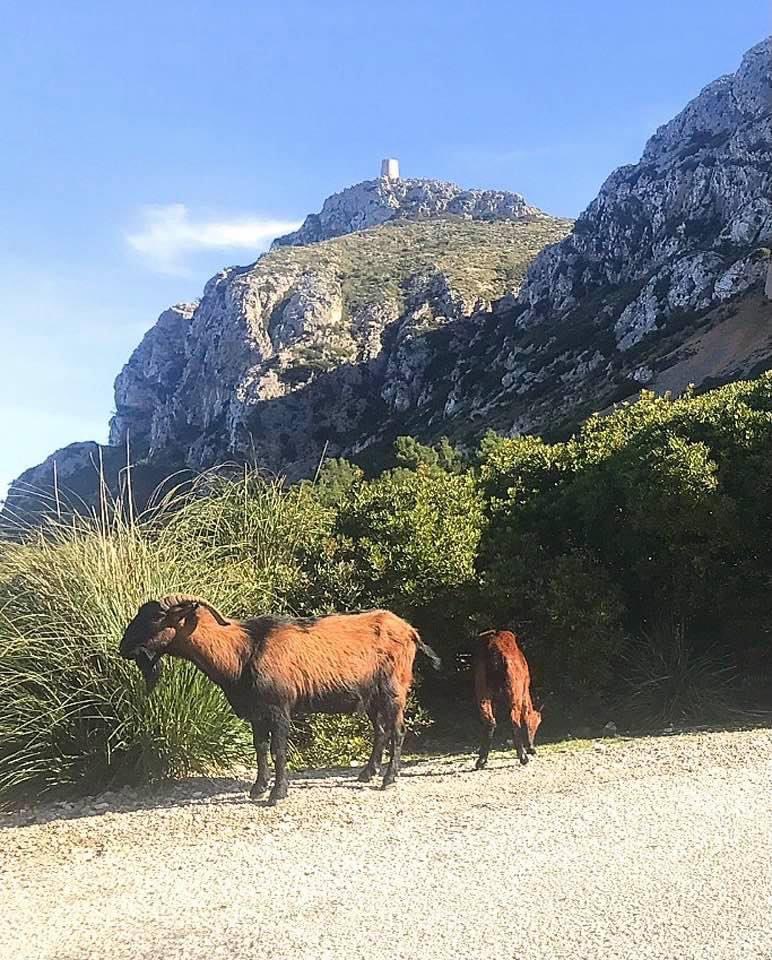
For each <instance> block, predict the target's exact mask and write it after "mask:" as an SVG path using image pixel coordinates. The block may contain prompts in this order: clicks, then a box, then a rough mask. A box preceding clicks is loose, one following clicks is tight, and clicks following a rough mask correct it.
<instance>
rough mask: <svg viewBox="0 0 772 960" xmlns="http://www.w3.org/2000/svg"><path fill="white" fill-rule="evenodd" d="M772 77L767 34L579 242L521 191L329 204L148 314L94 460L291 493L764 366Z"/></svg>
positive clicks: (368, 190)
mask: <svg viewBox="0 0 772 960" xmlns="http://www.w3.org/2000/svg"><path fill="white" fill-rule="evenodd" d="M771 60H772V41H771V40H770V39H767V40H765V41H764V42H762V43H760V44H758V45H757V46H756V47H754V48H753V49H752V50H750V51H749V52H748V54H747V55H746V56H745V58H744V59H743V62H742V64H741V65H740V68H739V69H738V71H737V73H735V74H733V75H731V76H728V77H723V78H721V79H719V80H716V81H715V82H713V83H711V84H709V85H708V86H707V87H706V88H705V89H704V90H703V91H702V92H701V93H700V94H699V95H698V96H697V97H696V98H695V99H694V100H693V101H692V102H691V103H690V104H688V105H687V106H686V108H685V109H684V110H683V111H682V112H681V113H680V114H679V115H678V116H677V117H676V118H675V119H673V120H672V121H671V122H670V123H668V124H666V125H664V126H663V127H661V128H660V129H659V130H658V131H657V132H656V133H655V134H654V136H653V137H652V138H651V139H650V140H649V142H648V144H647V145H646V148H645V150H644V152H643V156H642V157H641V160H640V162H639V163H637V164H634V165H630V166H626V167H622V168H620V169H618V170H616V171H615V172H613V173H612V174H611V175H610V176H609V177H608V179H607V180H606V182H605V183H604V185H603V187H602V189H601V191H600V193H599V195H598V197H597V198H596V199H595V200H594V201H593V202H592V203H591V204H590V206H589V207H588V208H587V210H586V211H585V212H584V213H583V214H582V215H581V216H580V218H579V220H578V221H577V222H576V224H575V225H574V227H573V230H572V229H571V227H572V224H571V223H570V222H569V221H565V220H558V219H556V218H553V217H549V216H547V215H546V214H543V213H541V212H540V211H538V210H537V209H536V208H534V207H532V206H530V205H529V204H527V203H526V201H525V200H524V199H523V198H522V197H521V196H520V195H518V194H510V193H501V192H496V191H484V190H463V189H461V188H460V187H456V186H454V185H452V184H446V183H441V182H438V181H431V180H389V179H386V178H382V179H379V180H374V181H368V182H365V183H362V184H358V185H356V186H354V187H351V188H349V189H348V190H344V191H342V192H341V193H339V194H336V195H334V196H332V197H330V198H328V200H326V201H325V202H324V204H323V206H322V209H321V211H320V212H319V213H317V214H312V215H311V216H309V217H308V218H307V219H306V221H305V223H304V224H303V225H302V227H301V228H300V229H299V230H298V231H296V232H295V233H293V234H289V235H288V236H286V237H281V238H279V239H277V240H276V241H275V243H274V246H273V248H272V250H271V251H270V252H269V253H267V254H265V255H264V256H262V257H261V258H260V259H259V260H257V262H256V263H254V264H252V265H250V266H247V267H231V268H228V269H226V270H223V271H221V272H220V273H219V274H217V276H215V277H213V278H212V279H211V280H210V281H209V283H208V284H207V285H206V288H205V290H204V293H203V296H202V297H201V300H200V301H197V302H196V303H192V304H181V305H178V306H176V307H172V308H171V309H169V310H167V311H165V312H164V313H163V314H162V315H161V317H160V318H159V320H158V322H157V324H156V325H155V326H154V327H153V328H152V330H151V331H150V332H149V333H148V334H147V335H146V336H145V338H144V340H143V341H142V343H141V344H140V346H139V347H138V348H137V350H136V351H135V352H134V354H133V355H132V357H131V358H130V360H129V362H128V363H127V365H126V367H124V369H123V371H122V372H121V373H120V375H119V376H118V379H117V380H116V387H115V403H116V413H115V416H114V418H113V421H112V426H111V433H110V446H109V447H106V448H103V449H102V450H101V456H102V461H103V463H110V464H116V463H118V462H119V461H120V457H119V456H118V453H117V451H121V450H123V449H125V441H126V439H127V436H128V439H129V441H130V448H131V449H132V450H133V451H134V455H135V457H137V458H140V459H141V461H142V465H143V466H142V469H144V470H145V471H146V473H147V475H148V476H151V475H152V476H156V475H158V474H160V473H161V472H162V470H165V471H166V472H169V471H170V470H171V469H174V468H179V467H189V468H192V469H194V470H198V469H201V468H204V467H208V466H211V465H214V464H217V463H221V462H223V461H226V460H232V459H237V460H238V459H246V460H250V461H253V462H257V463H259V464H260V465H261V466H263V467H266V468H268V469H270V470H274V471H284V472H286V473H287V474H288V475H289V476H290V477H297V476H301V475H304V474H307V473H309V472H310V471H311V470H313V468H314V467H315V465H316V464H317V463H318V459H319V457H320V455H321V453H322V451H323V450H325V449H326V450H327V453H328V455H343V456H359V457H361V458H363V459H367V458H368V457H370V458H373V457H375V455H376V450H377V449H378V448H383V447H385V446H386V445H388V444H389V443H390V442H391V440H392V439H393V438H394V437H395V436H397V435H399V434H404V433H412V434H414V435H416V436H419V437H421V438H424V439H428V440H431V439H435V438H437V437H439V436H442V435H448V436H450V437H451V438H452V439H454V440H456V441H457V442H460V443H462V444H466V443H468V444H473V443H474V442H476V440H477V439H478V438H479V436H480V434H481V433H482V432H483V431H484V430H485V429H486V428H489V427H493V428H495V429H498V430H500V431H503V432H507V433H510V434H515V433H520V432H525V431H534V430H535V431H540V432H547V433H552V434H554V433H556V432H557V433H559V432H561V431H565V430H567V429H570V427H571V425H572V424H575V423H576V421H577V419H578V418H580V417H581V416H585V415H587V414H588V413H590V412H592V411H593V410H599V409H604V408H605V407H608V406H609V404H611V403H613V402H614V401H617V400H620V399H624V398H625V397H629V396H631V395H633V394H634V393H635V392H636V391H638V390H639V389H640V387H641V386H642V385H650V386H652V387H654V388H656V389H659V388H660V387H661V388H662V389H681V388H682V387H683V385H684V384H685V383H686V382H688V380H687V379H685V378H687V377H688V378H689V379H693V380H694V382H696V383H697V384H699V383H710V382H715V381H721V380H727V379H731V378H733V377H738V376H745V375H752V374H754V373H756V372H759V371H760V370H762V369H765V368H766V367H767V366H769V365H770V364H772V304H770V301H769V299H768V297H765V295H764V279H765V276H767V273H768V270H769V269H770V250H769V248H770V247H771V246H772V113H771V106H772V90H771V81H770V61H771ZM99 452H100V451H99V450H98V449H96V450H95V448H94V447H93V446H91V445H73V446H72V447H70V448H68V450H67V453H66V456H65V455H64V454H62V455H61V456H64V458H65V460H66V471H65V472H68V473H69V475H70V476H72V477H81V476H86V474H88V475H91V474H92V473H93V468H92V467H91V466H90V464H91V461H93V460H94V458H95V455H96V453H99ZM55 456H56V457H57V464H58V463H59V459H60V458H61V456H60V454H57V455H55ZM79 458H80V459H79ZM87 461H88V463H87ZM373 462H375V461H373ZM52 468H53V467H52V458H49V460H48V461H46V463H44V464H43V465H41V466H40V467H37V468H33V469H32V470H31V471H27V473H26V474H25V475H24V476H23V477H22V478H21V479H22V480H23V481H26V482H29V483H33V484H37V485H44V484H46V483H49V484H50V479H51V474H52ZM115 469H116V470H117V469H118V468H117V467H116V468H115ZM79 471H80V472H79ZM89 471H90V472H89ZM154 471H155V473H154ZM60 477H61V471H60ZM21 489H22V485H21V484H17V485H16V487H15V491H16V494H19V492H20V491H21ZM78 492H79V493H86V494H89V487H88V483H85V485H84V484H81V486H80V487H79V490H78ZM91 492H93V482H92V485H91ZM13 496H14V488H12V490H11V495H9V501H10V500H12V499H13Z"/></svg>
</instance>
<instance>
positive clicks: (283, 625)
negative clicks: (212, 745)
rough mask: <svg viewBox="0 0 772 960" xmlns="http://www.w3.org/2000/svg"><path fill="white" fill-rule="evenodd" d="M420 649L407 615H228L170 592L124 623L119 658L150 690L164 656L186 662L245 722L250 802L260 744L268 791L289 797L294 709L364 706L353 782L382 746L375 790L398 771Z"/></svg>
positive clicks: (261, 781) (375, 763)
mask: <svg viewBox="0 0 772 960" xmlns="http://www.w3.org/2000/svg"><path fill="white" fill-rule="evenodd" d="M416 649H418V650H421V651H422V653H424V654H426V656H428V657H429V658H430V660H431V661H432V663H433V664H434V666H435V667H437V666H439V658H438V657H437V655H436V654H435V653H434V651H433V650H431V649H430V648H429V647H428V646H426V644H425V643H423V641H422V640H421V638H420V637H419V636H418V633H417V632H416V630H414V629H413V627H411V626H410V624H409V623H407V622H406V621H405V620H402V619H400V618H399V617H397V616H396V615H395V614H393V613H389V611H388V610H370V611H368V612H367V613H354V614H343V615H333V616H328V617H318V618H309V619H305V620H280V619H277V618H274V617H256V618H254V619H251V620H245V621H238V620H229V619H227V618H226V617H223V616H222V614H220V613H218V612H217V610H216V609H215V608H214V607H213V606H212V605H211V604H209V603H206V602H205V601H204V600H200V599H198V598H196V597H189V596H187V595H181V594H180V595H173V596H168V597H163V598H162V599H161V600H152V601H150V602H148V603H145V604H143V605H142V606H141V607H140V608H139V611H138V613H137V615H136V616H135V617H134V619H133V620H132V621H131V623H130V624H129V625H128V627H127V628H126V631H125V633H124V636H123V639H122V640H121V645H120V653H121V656H123V657H126V658H128V659H132V660H135V661H136V663H137V666H138V667H139V668H140V669H141V671H142V673H143V675H144V677H145V681H146V682H147V685H148V688H149V689H152V687H153V686H154V685H155V683H156V682H157V680H158V677H159V675H160V670H161V657H162V655H163V654H168V655H169V656H173V657H180V658H182V659H184V660H190V661H191V662H192V663H194V664H195V665H196V666H197V667H198V668H199V669H200V670H202V671H203V672H204V673H205V674H206V675H207V677H209V679H210V680H212V681H213V682H214V683H216V684H218V685H219V686H220V687H221V688H222V690H223V692H224V693H225V696H226V697H227V698H228V702H229V703H230V705H231V706H232V707H233V710H234V711H235V713H236V714H237V715H238V716H239V717H242V718H243V719H245V720H247V721H249V722H250V723H251V725H252V732H253V736H254V743H255V753H256V755H257V780H256V781H255V784H254V786H253V787H252V790H251V792H250V796H251V797H253V798H255V797H258V796H261V795H262V794H263V793H265V791H266V790H267V789H268V748H269V743H270V750H271V755H272V756H273V760H274V766H275V772H276V775H275V781H274V785H273V789H272V790H271V794H270V797H269V803H271V804H274V803H276V801H277V800H281V799H282V798H283V797H286V795H287V765H286V759H287V739H288V736H289V731H290V722H291V717H292V715H293V714H308V713H354V712H358V711H359V710H364V711H366V713H367V715H368V716H369V718H370V721H371V723H372V725H373V749H372V753H371V755H370V759H369V760H368V762H367V764H366V766H365V767H364V769H363V770H362V771H361V773H360V775H359V779H360V780H362V781H365V782H366V781H369V780H371V779H372V777H374V776H375V775H376V774H377V773H378V771H379V768H380V764H381V760H382V758H383V748H384V746H385V744H386V741H387V740H388V741H389V744H390V758H389V765H388V767H387V769H386V773H385V776H384V778H383V786H384V787H387V786H389V785H390V784H392V783H394V781H395V780H396V777H397V774H398V773H399V766H400V754H401V750H402V741H403V739H404V734H405V724H404V711H405V703H406V701H407V697H408V693H409V691H410V686H411V684H412V681H413V660H414V659H415V652H416Z"/></svg>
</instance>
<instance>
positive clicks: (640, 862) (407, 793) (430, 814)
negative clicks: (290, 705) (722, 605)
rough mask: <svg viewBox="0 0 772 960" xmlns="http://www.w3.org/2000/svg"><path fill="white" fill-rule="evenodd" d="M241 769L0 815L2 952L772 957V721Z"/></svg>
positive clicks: (134, 958)
mask: <svg viewBox="0 0 772 960" xmlns="http://www.w3.org/2000/svg"><path fill="white" fill-rule="evenodd" d="M470 767H471V763H470V758H469V757H463V758H462V757H444V758H439V759H436V760H423V761H416V762H414V763H411V764H408V766H407V767H406V769H405V771H404V774H403V778H402V780H401V782H400V784H399V785H398V787H397V788H396V789H393V790H390V791H387V792H385V793H384V792H381V791H380V790H378V789H377V788H376V787H375V786H363V785H360V784H358V783H356V782H355V781H354V777H353V771H351V772H350V771H346V772H345V773H344V772H340V771H339V772H337V773H330V772H327V773H323V774H317V775H315V776H304V775H298V776H296V777H295V779H294V781H293V784H292V788H291V793H290V797H289V799H288V800H287V801H285V803H284V805H283V806H279V807H278V808H268V807H266V806H264V805H261V804H260V803H254V802H251V801H249V800H248V799H247V797H246V796H245V793H244V791H245V788H246V786H247V784H246V782H245V781H243V780H240V779H237V778H234V779H221V780H202V779H199V780H188V781H184V782H181V783H178V784H173V785H167V786H165V787H163V788H161V789H159V790H157V791H154V792H152V793H150V792H147V791H146V792H144V793H142V792H137V793H133V792H130V791H122V792H121V793H118V794H113V795H108V796H107V797H105V796H102V797H100V798H97V799H96V800H95V801H84V802H81V803H78V804H76V805H72V806H69V807H65V806H61V805H59V806H47V807H40V808H38V809H35V810H33V811H29V812H27V813H24V814H16V815H14V816H6V817H5V818H4V819H0V828H2V829H1V830H0V884H1V885H0V956H1V957H2V958H3V960H5V958H9V960H10V958H14V960H26V958H30V960H33V958H34V960H53V958H56V960H76V958H77V960H81V958H83V960H86V958H88V960H94V958H100V960H102V958H105V960H129V958H131V960H139V958H148V960H150V958H152V960H160V958H171V960H177V958H191V960H198V958H201V960H204V958H206V960H218V958H229V960H230V958H234V957H238V958H282V960H286V958H309V960H325V958H344V957H345V958H348V960H354V958H359V957H362V958H365V957H366V958H384V960H385V958H390V960H391V958H401V957H406V958H411V960H413V958H426V960H440V958H446V957H447V958H477V957H480V958H483V957H484V958H486V960H498V958H501V960H515V958H518V960H520V958H522V960H542V958H544V960H547V958H550V960H556V958H571V960H582V958H593V960H594V958H602V960H614V958H630V960H646V958H672V960H687V958H688V960H692V958H726V960H756V958H758V960H770V957H772V731H768V730H754V731H744V732H734V733H698V734H687V735H678V736H668V737H658V738H650V739H637V740H624V741H622V740H611V741H609V740H603V741H595V742H594V743H592V744H589V743H584V744H580V743H576V744H570V745H563V746H555V747H547V748H544V749H543V750H542V751H541V752H540V755H539V756H538V757H536V758H535V759H534V762H532V763H531V764H530V765H529V766H528V767H527V768H524V769H523V768H520V767H519V765H518V764H517V763H516V762H514V760H513V759H511V758H510V756H509V755H507V754H504V753H498V754H493V756H492V758H491V765H490V767H489V769H488V770H486V771H483V772H480V773H475V772H473V771H472V770H471V769H470Z"/></svg>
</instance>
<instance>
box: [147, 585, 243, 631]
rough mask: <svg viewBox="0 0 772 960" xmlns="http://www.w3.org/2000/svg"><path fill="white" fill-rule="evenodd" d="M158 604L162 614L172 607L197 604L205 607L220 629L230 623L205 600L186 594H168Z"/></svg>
mask: <svg viewBox="0 0 772 960" xmlns="http://www.w3.org/2000/svg"><path fill="white" fill-rule="evenodd" d="M158 603H159V605H160V607H161V609H162V610H163V611H164V612H165V611H167V610H171V608H172V607H179V606H182V605H184V604H186V603H192V604H193V603H197V604H199V605H200V606H202V607H206V609H207V610H208V611H209V612H210V613H211V614H212V616H213V617H214V618H215V620H216V621H217V622H218V623H219V624H220V626H221V627H227V626H228V624H229V623H230V620H227V619H226V618H225V617H224V616H223V615H222V614H221V613H220V611H219V610H218V609H217V608H216V607H213V606H212V604H211V603H209V602H208V601H207V600H202V599H201V597H194V596H192V595H191V594H188V593H170V594H169V595H168V596H166V597H162V598H161V599H160V600H159V601H158Z"/></svg>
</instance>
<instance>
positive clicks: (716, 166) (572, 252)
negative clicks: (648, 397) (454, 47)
mask: <svg viewBox="0 0 772 960" xmlns="http://www.w3.org/2000/svg"><path fill="white" fill-rule="evenodd" d="M771 62H772V40H770V39H767V40H765V41H764V42H762V43H760V44H758V45H757V46H755V47H753V48H752V49H751V50H750V51H749V52H748V53H747V54H746V56H745V57H744V59H743V62H742V64H741V66H740V68H739V70H738V71H737V73H736V74H733V75H731V76H727V77H721V78H720V79H718V80H716V81H714V82H713V83H711V84H709V85H708V86H707V87H705V89H704V90H703V91H702V92H701V93H700V94H699V96H697V97H696V98H695V99H694V100H693V101H692V102H691V103H690V104H689V105H688V106H687V107H686V108H685V109H684V110H683V111H682V112H681V113H680V114H679V115H678V116H677V117H676V118H675V119H674V120H671V121H670V123H667V124H665V125H664V126H662V127H660V129H659V130H657V132H656V133H655V134H654V136H653V137H652V138H651V139H650V140H649V142H648V143H647V145H646V148H645V150H644V152H643V156H642V158H641V160H640V162H639V163H637V164H635V165H632V166H626V167H621V168H620V169H618V170H616V171H614V173H612V174H611V176H610V177H609V178H608V179H607V180H606V182H605V184H604V185H603V187H602V188H601V191H600V194H599V195H598V197H597V198H596V199H595V200H594V201H593V202H592V203H591V204H590V206H589V207H588V208H587V210H586V211H585V212H584V213H583V214H582V215H581V217H580V218H579V219H578V221H577V223H576V227H575V229H574V232H573V234H572V235H571V237H569V238H568V239H567V240H565V241H564V242H563V243H562V244H560V245H558V246H557V247H555V248H554V249H552V250H550V251H547V252H546V253H544V254H543V255H542V256H540V257H538V258H537V259H536V261H535V262H534V263H533V265H532V267H531V269H530V271H529V274H528V282H527V284H526V287H525V289H524V291H523V294H522V296H521V300H520V304H521V306H522V307H523V308H524V309H523V310H522V312H521V313H520V315H519V316H518V318H517V323H518V325H519V326H522V327H527V326H530V325H533V324H539V323H543V322H545V321H548V322H549V321H553V320H555V319H559V318H568V317H570V316H571V313H572V311H576V310H577V309H580V308H581V305H582V303H583V302H586V300H587V298H588V296H593V295H595V296H597V294H598V293H599V292H604V293H610V292H611V291H616V292H617V293H618V296H615V297H614V298H613V300H614V302H613V303H611V302H609V301H608V300H607V302H606V303H604V304H603V306H602V309H603V311H604V312H605V314H606V315H607V316H608V317H609V318H610V319H613V321H614V336H615V338H616V342H617V344H618V346H619V348H620V349H621V350H623V351H624V350H627V349H629V348H630V347H632V346H634V345H635V344H636V343H638V342H639V341H640V340H641V339H642V338H643V337H645V336H646V335H647V334H649V333H652V332H653V331H655V330H661V329H663V328H665V327H666V326H667V324H668V321H669V319H670V318H671V317H672V316H673V314H675V313H677V312H683V311H693V310H704V309H707V308H709V307H710V306H711V305H715V304H716V303H717V302H720V301H726V300H728V299H730V298H731V297H734V296H736V295H738V294H740V293H743V292H744V291H746V290H748V289H750V288H751V287H752V286H754V285H755V284H756V283H757V282H758V281H759V279H760V277H761V276H762V274H763V270H764V268H763V266H762V265H761V264H760V263H759V262H758V260H754V259H753V253H754V249H755V248H756V247H757V246H759V245H760V244H764V243H765V242H766V241H767V240H768V239H769V238H770V237H772V116H771V112H770V111H771V109H772V79H771V78H770V69H771V66H770V64H771ZM610 299H611V298H609V300H610Z"/></svg>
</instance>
